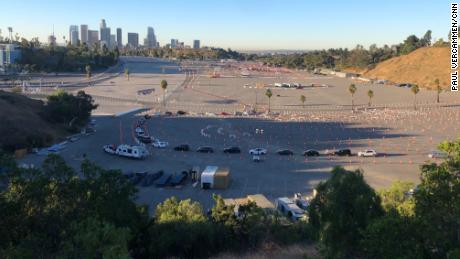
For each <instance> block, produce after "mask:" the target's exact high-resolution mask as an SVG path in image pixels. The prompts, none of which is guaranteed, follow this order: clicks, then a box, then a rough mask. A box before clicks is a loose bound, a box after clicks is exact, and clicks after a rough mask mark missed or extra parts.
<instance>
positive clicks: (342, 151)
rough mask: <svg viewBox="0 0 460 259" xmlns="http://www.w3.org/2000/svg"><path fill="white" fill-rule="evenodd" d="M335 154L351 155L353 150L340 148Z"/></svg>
mask: <svg viewBox="0 0 460 259" xmlns="http://www.w3.org/2000/svg"><path fill="white" fill-rule="evenodd" d="M334 155H336V156H351V150H350V149H339V150H337V151H335V152H334Z"/></svg>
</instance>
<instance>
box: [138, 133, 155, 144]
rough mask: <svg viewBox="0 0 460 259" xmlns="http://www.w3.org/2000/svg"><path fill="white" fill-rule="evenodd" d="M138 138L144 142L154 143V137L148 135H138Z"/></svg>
mask: <svg viewBox="0 0 460 259" xmlns="http://www.w3.org/2000/svg"><path fill="white" fill-rule="evenodd" d="M137 139H138V140H139V141H140V142H142V143H144V144H150V143H152V138H151V137H150V136H147V135H137Z"/></svg>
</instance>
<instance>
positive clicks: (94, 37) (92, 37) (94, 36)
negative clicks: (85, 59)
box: [87, 30, 99, 47]
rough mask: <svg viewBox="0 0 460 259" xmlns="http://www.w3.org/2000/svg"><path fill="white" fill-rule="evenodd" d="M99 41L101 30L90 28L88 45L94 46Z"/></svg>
mask: <svg viewBox="0 0 460 259" xmlns="http://www.w3.org/2000/svg"><path fill="white" fill-rule="evenodd" d="M98 41H99V31H96V30H88V43H87V44H88V46H90V47H93V45H94V43H97V42H98Z"/></svg>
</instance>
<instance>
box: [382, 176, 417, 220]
mask: <svg viewBox="0 0 460 259" xmlns="http://www.w3.org/2000/svg"><path fill="white" fill-rule="evenodd" d="M414 188H415V185H414V184H413V183H410V182H401V181H396V182H393V183H392V184H391V186H390V187H389V188H387V189H382V190H380V191H379V192H378V193H379V195H380V199H381V200H382V207H383V208H384V209H385V210H386V211H391V210H395V211H397V212H398V213H399V214H400V215H404V216H411V217H412V216H414V206H415V200H414V198H413V196H412V195H410V193H411V191H413V190H414Z"/></svg>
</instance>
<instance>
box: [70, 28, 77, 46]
mask: <svg viewBox="0 0 460 259" xmlns="http://www.w3.org/2000/svg"><path fill="white" fill-rule="evenodd" d="M69 41H70V44H72V45H73V46H77V44H78V26H77V25H70V27H69Z"/></svg>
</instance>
